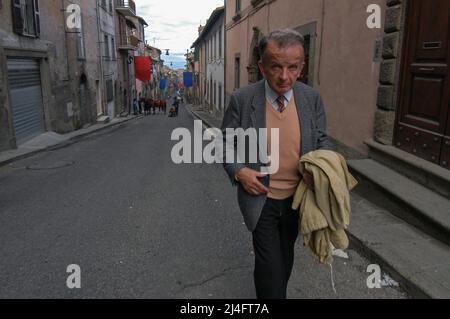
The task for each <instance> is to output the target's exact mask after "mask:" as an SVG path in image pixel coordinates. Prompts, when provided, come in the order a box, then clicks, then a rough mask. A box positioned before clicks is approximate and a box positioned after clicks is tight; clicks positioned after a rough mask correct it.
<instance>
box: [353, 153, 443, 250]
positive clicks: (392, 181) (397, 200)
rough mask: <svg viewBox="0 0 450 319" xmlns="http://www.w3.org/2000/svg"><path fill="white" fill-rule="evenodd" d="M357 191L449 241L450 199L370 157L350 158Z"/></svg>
mask: <svg viewBox="0 0 450 319" xmlns="http://www.w3.org/2000/svg"><path fill="white" fill-rule="evenodd" d="M348 166H349V168H350V170H351V172H352V173H353V174H354V175H355V177H356V178H357V179H358V181H359V182H360V185H359V186H358V187H357V188H356V189H355V192H356V193H358V194H359V195H361V196H363V197H364V198H366V199H368V200H369V201H371V202H372V203H374V204H376V205H378V206H379V207H382V208H383V209H385V210H387V211H389V212H390V213H392V214H394V215H396V216H397V217H400V218H401V219H403V220H405V221H406V222H408V223H409V224H411V225H414V226H415V227H417V228H418V229H420V230H421V231H423V232H424V233H426V234H428V235H429V236H431V237H434V238H435V239H437V240H440V241H442V242H443V243H445V244H447V245H450V200H449V199H447V198H446V197H444V196H441V195H439V194H437V193H436V192H433V191H432V190H430V189H428V188H426V187H424V186H422V185H420V184H418V183H416V182H415V181H412V180H410V179H408V178H406V177H405V176H403V175H401V174H399V173H397V172H396V171H394V170H392V169H390V168H388V167H386V166H383V165H381V164H379V163H377V162H375V161H374V160H371V159H362V160H349V161H348Z"/></svg>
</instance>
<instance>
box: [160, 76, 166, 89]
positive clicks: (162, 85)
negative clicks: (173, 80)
mask: <svg viewBox="0 0 450 319" xmlns="http://www.w3.org/2000/svg"><path fill="white" fill-rule="evenodd" d="M159 88H160V89H161V90H165V89H166V79H161V81H159Z"/></svg>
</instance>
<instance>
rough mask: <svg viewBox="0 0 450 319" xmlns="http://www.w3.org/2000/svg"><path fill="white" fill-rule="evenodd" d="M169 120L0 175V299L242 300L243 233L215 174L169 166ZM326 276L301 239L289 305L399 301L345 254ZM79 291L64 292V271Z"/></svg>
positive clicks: (104, 135) (246, 279) (248, 278)
mask: <svg viewBox="0 0 450 319" xmlns="http://www.w3.org/2000/svg"><path fill="white" fill-rule="evenodd" d="M193 119H194V117H193V116H192V115H191V114H190V113H188V111H186V110H185V109H184V108H183V107H181V108H180V116H179V117H178V118H168V117H166V116H163V115H155V116H149V117H145V118H142V119H138V120H135V121H131V122H128V123H127V124H126V125H123V126H120V127H116V128H113V129H110V130H107V131H103V132H101V133H98V134H94V135H91V136H89V137H88V138H86V139H84V140H82V141H80V142H78V143H76V144H73V145H70V146H68V147H64V148H61V149H58V150H54V151H49V152H45V153H41V154H38V155H36V156H34V157H32V158H28V159H25V160H21V161H18V162H15V163H13V164H11V165H9V166H6V167H3V168H0V298H153V299H161V298H169V299H171V298H193V299H196V298H254V297H255V293H254V288H253V273H252V271H253V270H252V267H253V258H254V256H253V252H252V246H251V234H250V233H249V232H248V231H247V229H246V227H245V225H244V224H243V219H242V217H241V215H240V212H239V209H238V206H237V202H236V194H235V189H233V188H232V187H231V184H230V183H229V181H228V179H227V177H226V175H225V172H224V171H223V169H222V167H221V166H220V165H207V164H191V165H175V164H174V163H173V162H172V160H171V156H170V155H171V149H172V147H173V145H174V144H175V142H172V141H171V139H170V137H171V133H172V130H173V129H175V128H178V127H185V128H188V129H189V130H191V131H192V130H193ZM348 253H349V259H341V258H337V259H336V262H335V264H334V279H335V282H336V289H337V294H335V293H334V292H333V289H332V286H331V279H330V269H329V268H327V267H325V266H320V265H318V264H317V263H316V262H315V261H313V260H312V258H311V257H310V256H309V255H308V252H306V251H305V250H304V248H303V247H302V243H301V238H299V240H298V242H297V255H296V261H295V266H294V273H293V277H292V280H291V283H290V286H289V297H290V298H405V297H406V295H405V294H404V293H403V292H402V290H401V289H399V288H395V287H393V288H392V287H384V288H382V289H369V288H367V285H366V279H367V276H368V275H369V274H368V273H366V268H367V265H369V264H371V262H370V261H368V260H366V259H365V258H363V257H361V256H360V255H359V254H358V253H357V252H356V251H353V250H349V251H348ZM72 264H76V265H79V266H80V269H81V289H69V288H68V287H67V285H66V281H67V278H68V276H69V275H70V274H69V273H67V267H68V265H72Z"/></svg>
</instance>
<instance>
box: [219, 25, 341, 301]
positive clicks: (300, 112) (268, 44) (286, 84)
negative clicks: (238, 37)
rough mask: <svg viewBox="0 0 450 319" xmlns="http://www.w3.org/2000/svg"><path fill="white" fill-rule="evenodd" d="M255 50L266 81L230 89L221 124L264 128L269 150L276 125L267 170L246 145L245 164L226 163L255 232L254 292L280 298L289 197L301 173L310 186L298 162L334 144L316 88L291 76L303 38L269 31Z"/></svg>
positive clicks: (288, 239) (294, 217) (290, 227)
mask: <svg viewBox="0 0 450 319" xmlns="http://www.w3.org/2000/svg"><path fill="white" fill-rule="evenodd" d="M259 49H260V54H261V61H260V62H259V68H260V70H261V73H262V74H263V76H264V78H265V79H264V80H263V81H261V82H258V83H256V84H254V85H251V86H248V87H244V88H242V89H239V90H237V91H236V92H234V93H233V94H232V96H231V98H230V102H229V105H228V108H227V111H226V114H225V117H224V120H223V124H222V131H223V134H224V139H225V140H226V141H229V140H227V129H234V130H236V129H238V128H243V129H244V130H247V129H248V128H255V129H264V128H266V129H268V132H269V133H268V134H267V135H268V136H267V140H268V141H267V142H268V147H267V149H269V150H270V149H271V147H270V145H271V143H272V141H271V134H270V131H271V129H279V157H278V158H279V168H278V171H277V172H275V173H273V174H271V175H267V174H264V173H261V171H262V170H261V168H262V167H263V166H264V165H263V163H262V162H261V160H260V158H259V157H258V162H257V163H250V162H246V161H247V159H248V158H249V157H252V156H250V155H251V154H248V152H249V150H250V149H253V148H252V147H247V146H246V148H245V149H246V152H247V154H246V156H245V161H244V162H245V163H227V162H226V161H225V164H224V168H225V170H226V172H227V173H228V175H229V177H230V179H231V181H232V183H233V185H236V186H237V187H238V202H239V206H240V209H241V212H242V214H243V217H244V220H245V223H246V225H247V228H248V229H249V230H250V231H251V232H252V233H253V246H254V251H255V270H254V280H255V288H256V295H257V298H258V299H285V298H286V291H287V286H288V282H289V278H290V276H291V272H292V268H293V264H294V245H295V242H296V240H297V237H298V218H299V216H298V212H297V211H294V210H292V208H291V207H292V202H293V196H294V194H295V191H296V188H297V186H298V184H299V183H300V181H301V180H302V179H304V180H305V183H306V184H307V185H308V187H310V188H313V187H314V185H313V181H312V177H311V176H310V175H304V176H301V175H300V173H299V170H298V165H299V160H300V157H301V156H302V155H304V154H307V153H309V152H311V151H314V150H318V149H331V150H332V149H333V146H332V144H331V143H330V141H329V139H328V136H327V134H326V119H325V112H324V106H323V103H322V99H321V97H320V95H319V93H318V92H317V91H316V90H314V89H313V88H311V87H309V86H307V85H305V84H302V83H300V82H297V79H298V78H299V77H300V75H301V73H302V70H303V67H304V64H305V63H304V60H305V50H304V40H303V37H302V36H301V35H300V34H299V33H298V32H296V31H294V30H290V29H286V30H280V31H275V32H272V33H271V34H269V35H268V36H266V37H264V38H263V39H262V40H261V43H260V47H259ZM273 142H274V143H276V141H273ZM230 148H231V149H232V150H233V151H234V152H237V146H236V144H233V145H231V143H230V142H228V144H227V147H225V150H224V152H225V154H224V159H225V158H226V157H227V156H226V153H227V152H230ZM233 148H234V149H233ZM227 150H228V151H227ZM271 155H273V154H271ZM271 158H274V157H273V156H271Z"/></svg>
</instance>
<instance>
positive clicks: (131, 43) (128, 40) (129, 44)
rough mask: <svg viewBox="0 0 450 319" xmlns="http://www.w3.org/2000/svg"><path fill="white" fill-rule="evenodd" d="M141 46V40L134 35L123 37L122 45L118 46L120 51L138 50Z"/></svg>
mask: <svg viewBox="0 0 450 319" xmlns="http://www.w3.org/2000/svg"><path fill="white" fill-rule="evenodd" d="M138 46H139V39H138V38H136V37H135V36H134V35H121V37H120V43H119V44H118V48H119V50H131V51H135V50H137V48H138Z"/></svg>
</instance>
